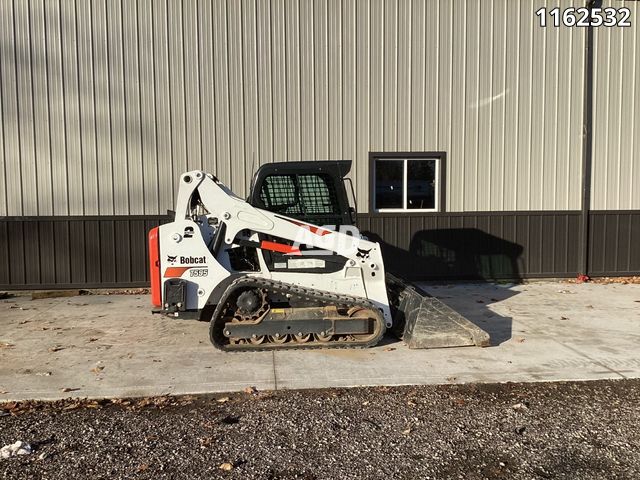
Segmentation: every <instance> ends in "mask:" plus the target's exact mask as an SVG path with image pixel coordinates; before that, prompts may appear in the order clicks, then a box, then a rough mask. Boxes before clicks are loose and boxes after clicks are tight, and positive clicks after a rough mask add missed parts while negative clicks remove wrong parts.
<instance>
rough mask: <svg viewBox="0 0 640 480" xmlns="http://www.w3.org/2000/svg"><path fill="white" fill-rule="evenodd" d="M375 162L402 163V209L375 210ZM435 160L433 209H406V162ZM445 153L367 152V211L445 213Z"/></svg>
mask: <svg viewBox="0 0 640 480" xmlns="http://www.w3.org/2000/svg"><path fill="white" fill-rule="evenodd" d="M376 160H397V161H404V162H403V170H402V177H403V200H402V201H403V208H376ZM408 160H436V178H435V182H434V183H435V187H436V193H435V207H434V208H407V195H408V191H407V181H408V179H407V161H408ZM446 163H447V154H446V152H369V178H370V180H371V181H370V182H369V211H370V212H372V213H438V212H446V198H447V197H446V194H447V192H446V185H447V177H446Z"/></svg>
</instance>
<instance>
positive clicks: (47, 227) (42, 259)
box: [0, 216, 170, 289]
mask: <svg viewBox="0 0 640 480" xmlns="http://www.w3.org/2000/svg"><path fill="white" fill-rule="evenodd" d="M168 221H170V219H169V217H167V216H126V217H104V216H100V217H82V218H79V217H61V216H53V217H23V218H19V219H13V220H0V242H2V244H3V245H5V246H6V248H3V249H1V250H0V265H1V266H2V267H1V268H0V288H4V289H7V288H9V289H22V288H24V289H27V288H65V287H75V288H108V287H129V286H145V285H148V281H149V266H148V260H147V259H148V246H147V232H148V231H149V230H150V229H151V228H153V227H155V226H157V225H159V224H160V223H166V222H168Z"/></svg>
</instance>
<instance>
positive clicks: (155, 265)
mask: <svg viewBox="0 0 640 480" xmlns="http://www.w3.org/2000/svg"><path fill="white" fill-rule="evenodd" d="M149 268H150V278H151V303H152V304H153V305H155V306H156V307H161V306H162V291H161V290H162V282H161V279H160V239H159V238H158V227H156V228H152V229H151V230H149Z"/></svg>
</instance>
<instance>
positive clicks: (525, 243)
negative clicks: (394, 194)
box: [358, 211, 580, 280]
mask: <svg viewBox="0 0 640 480" xmlns="http://www.w3.org/2000/svg"><path fill="white" fill-rule="evenodd" d="M579 219H580V213H579V212H577V211H569V212H547V211H542V212H479V213H469V212H467V213H435V214H416V215H408V216H402V217H398V216H397V215H396V216H394V215H384V214H361V215H359V216H358V222H359V227H360V229H361V230H362V231H363V232H364V234H365V235H366V236H367V237H369V238H370V239H372V240H375V241H378V242H380V243H381V245H382V249H383V254H384V256H385V261H386V266H387V270H389V271H390V272H392V273H396V274H398V275H401V276H403V277H405V278H409V279H413V280H435V279H443V278H450V279H482V280H494V279H520V278H528V277H572V276H575V275H576V274H577V270H578V258H577V256H576V255H572V254H571V252H572V251H573V250H575V246H577V244H578V241H579V238H580V237H579V235H580V231H579Z"/></svg>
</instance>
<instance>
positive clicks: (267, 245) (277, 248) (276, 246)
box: [260, 240, 302, 255]
mask: <svg viewBox="0 0 640 480" xmlns="http://www.w3.org/2000/svg"><path fill="white" fill-rule="evenodd" d="M260 248H261V249H262V250H271V251H272V252H280V253H286V254H289V255H302V253H301V252H300V249H299V248H298V247H292V246H291V245H285V244H283V243H277V242H270V241H268V240H262V242H260Z"/></svg>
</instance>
